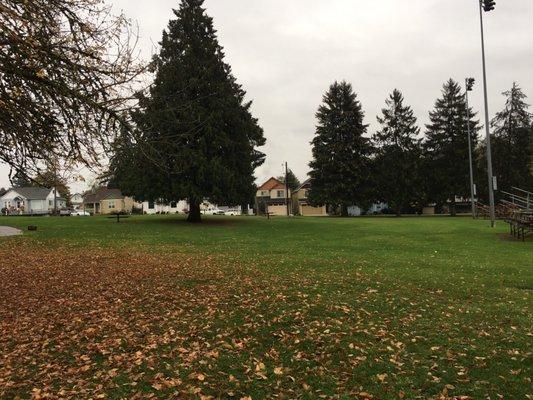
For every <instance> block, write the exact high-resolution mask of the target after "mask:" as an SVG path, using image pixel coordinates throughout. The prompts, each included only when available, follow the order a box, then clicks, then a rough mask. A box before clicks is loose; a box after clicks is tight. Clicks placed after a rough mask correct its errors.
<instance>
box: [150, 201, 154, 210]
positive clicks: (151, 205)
mask: <svg viewBox="0 0 533 400" xmlns="http://www.w3.org/2000/svg"><path fill="white" fill-rule="evenodd" d="M154 208H155V204H154V202H153V201H149V202H148V209H149V210H153V209H154Z"/></svg>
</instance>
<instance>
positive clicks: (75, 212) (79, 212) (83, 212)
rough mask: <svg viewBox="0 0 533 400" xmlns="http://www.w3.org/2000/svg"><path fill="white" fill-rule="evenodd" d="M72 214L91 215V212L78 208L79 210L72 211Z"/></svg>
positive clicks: (75, 215)
mask: <svg viewBox="0 0 533 400" xmlns="http://www.w3.org/2000/svg"><path fill="white" fill-rule="evenodd" d="M70 215H71V216H72V217H90V216H91V213H90V212H88V211H84V210H77V211H72V212H71V213H70Z"/></svg>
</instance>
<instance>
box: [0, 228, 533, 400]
mask: <svg viewBox="0 0 533 400" xmlns="http://www.w3.org/2000/svg"><path fill="white" fill-rule="evenodd" d="M56 221H58V222H57V223H58V224H59V223H61V224H65V223H71V222H66V221H65V220H61V221H59V220H56ZM156 221H157V220H156ZM158 221H159V223H156V222H154V221H153V220H152V221H149V220H146V219H140V220H139V221H136V220H133V222H134V223H139V224H140V225H139V228H141V227H142V228H143V229H145V230H146V229H148V231H146V232H147V233H146V235H147V236H150V230H153V232H154V234H155V235H161V232H164V231H165V230H167V229H168V230H170V231H171V232H173V233H174V234H175V236H174V240H176V241H179V242H180V243H181V245H180V246H175V245H173V244H172V240H171V238H170V237H168V238H166V236H164V235H163V236H162V237H160V240H158V243H160V245H158V246H157V247H156V248H154V246H153V244H151V245H150V246H142V245H137V246H133V247H128V246H126V245H125V243H124V241H125V240H126V238H127V236H126V237H124V236H121V235H115V234H116V233H119V232H120V230H121V229H122V230H127V229H131V228H132V227H131V226H130V227H127V226H126V225H123V226H120V227H119V226H117V225H109V221H107V220H104V219H102V220H98V219H94V220H91V221H88V222H78V221H76V222H72V223H73V224H80V225H79V227H80V229H81V227H84V229H86V232H87V234H88V235H89V236H90V235H91V232H94V231H95V230H96V229H97V228H98V229H100V228H101V227H102V226H104V227H109V229H108V232H107V233H106V234H107V235H108V239H113V243H112V244H110V245H103V244H102V243H96V242H91V243H88V244H87V245H86V246H79V245H76V243H74V242H73V240H72V238H71V239H69V238H65V239H64V240H59V239H58V236H59V233H58V236H56V235H55V234H54V231H53V227H54V225H53V224H54V220H53V219H50V221H46V222H45V223H46V224H50V225H49V226H48V228H46V227H45V231H44V233H43V232H41V233H38V234H36V235H35V236H33V237H31V236H30V237H25V238H12V239H10V240H5V241H3V242H0V260H1V262H0V398H2V399H3V398H6V399H10V398H34V399H44V398H50V399H59V398H61V399H63V398H73V399H80V398H110V399H144V398H177V399H178V398H179V399H181V398H184V399H188V398H191V399H210V398H228V399H231V398H235V399H246V400H247V399H263V398H277V399H298V398H304V399H315V398H339V399H402V398H405V399H415V398H420V399H454V398H456V399H488V398H490V399H498V398H503V399H518V398H531V396H532V395H533V391H532V390H531V375H532V374H531V372H532V371H531V365H532V363H531V360H532V354H531V345H530V344H531V339H532V333H531V328H532V320H531V305H532V303H531V299H530V292H531V284H532V279H531V267H532V263H529V261H530V260H531V258H529V256H530V255H533V253H531V247H527V246H529V245H530V243H525V244H522V243H520V246H522V247H518V244H515V243H511V244H507V243H505V242H502V240H501V238H499V237H496V236H495V237H494V238H492V239H490V240H492V242H491V243H492V246H493V247H496V248H499V247H500V246H502V247H501V249H502V258H501V260H497V259H495V258H494V254H492V257H490V255H489V258H488V259H487V260H489V259H492V260H494V261H493V262H492V263H491V262H490V260H489V263H488V264H486V261H487V260H483V259H482V257H481V255H480V256H478V257H475V258H476V259H478V261H479V263H478V262H472V260H470V261H469V262H460V261H459V260H460V258H455V257H454V255H456V256H460V255H461V254H462V253H463V252H465V254H466V253H467V252H468V253H471V252H469V251H468V249H467V248H461V247H458V246H460V245H459V244H458V243H463V246H466V247H468V246H467V245H465V244H464V241H463V242H458V243H456V244H455V249H450V252H449V253H446V254H443V255H441V254H440V253H442V252H443V249H442V247H438V246H437V248H438V249H439V250H431V251H429V249H428V252H427V253H424V251H423V250H422V249H418V252H413V253H412V254H407V253H406V254H404V253H405V252H408V247H409V245H408V241H409V237H408V236H405V235H404V236H403V237H399V238H398V239H397V240H399V241H400V242H401V243H396V242H394V241H393V240H392V239H391V240H390V241H387V242H386V243H389V245H390V246H391V247H394V249H392V248H387V247H386V246H385V242H383V243H379V245H376V246H372V248H365V253H364V254H355V253H351V250H350V248H349V243H351V241H348V242H346V241H344V242H342V245H341V246H340V247H332V248H331V249H330V251H326V250H325V249H322V250H320V249H318V250H317V249H316V248H313V246H312V245H311V242H314V241H315V239H316V238H315V237H314V236H313V233H314V234H321V235H323V236H324V240H325V241H326V242H327V240H328V239H327V236H328V235H330V236H331V235H335V233H328V231H327V230H326V229H325V228H326V227H328V226H329V227H331V228H334V227H335V226H336V225H335V224H340V225H338V226H337V228H338V229H339V230H340V231H342V232H343V233H345V232H344V230H346V229H348V230H351V229H355V228H351V227H350V225H344V224H348V223H350V224H363V225H365V224H366V223H367V222H366V221H364V220H351V222H344V221H341V222H335V221H336V220H330V221H331V222H328V221H326V220H324V221H323V222H322V221H321V222H318V224H319V226H314V225H312V223H311V225H307V224H308V223H307V222H301V221H303V220H294V221H291V223H293V224H300V225H299V228H298V229H299V232H300V235H301V236H300V240H298V241H293V242H292V244H291V245H292V246H293V249H294V250H293V252H292V253H289V252H287V251H286V250H284V247H283V246H287V243H286V241H284V242H283V243H281V242H280V244H279V246H280V249H279V251H276V250H275V249H276V246H275V243H273V241H276V240H280V238H279V237H276V236H272V235H270V236H269V235H268V234H269V233H272V231H269V230H272V229H275V230H277V229H280V228H281V227H283V225H275V224H287V223H288V222H286V221H283V222H274V223H273V224H271V225H266V223H265V222H264V221H260V222H246V224H245V225H243V226H242V227H241V226H239V225H238V224H237V225H230V226H229V227H228V226H226V225H225V224H215V225H211V226H205V227H202V228H199V229H196V228H189V227H188V226H186V225H179V224H177V223H176V221H173V222H174V223H176V225H175V224H174V223H173V224H170V225H168V221H167V220H163V219H161V220H158ZM251 221H252V220H251ZM358 221H363V222H358ZM376 221H378V222H375V223H376V224H378V226H379V224H383V223H384V222H381V221H379V220H376ZM449 221H453V220H449ZM22 223H23V222H22ZM395 223H396V222H394V223H393V224H395ZM407 223H411V222H407ZM440 223H441V222H440V221H439V222H437V223H436V224H437V225H436V226H438V224H440ZM449 223H452V224H453V223H454V222H449ZM461 223H463V222H461ZM328 224H331V225H328ZM413 224H414V225H413V227H416V226H417V225H416V223H413ZM424 226H425V225H424ZM382 227H383V226H382ZM190 229H196V231H191V230H190ZM210 229H211V231H210ZM241 229H242V230H243V231H245V232H246V233H247V234H249V232H251V231H254V230H255V231H256V233H257V235H259V236H260V237H261V240H263V242H262V243H263V245H258V244H256V242H255V240H254V239H246V238H245V236H244V233H243V234H242V235H243V236H240V235H241V232H240V230H241ZM315 229H316V230H317V231H316V232H315ZM391 229H393V228H391ZM394 229H397V228H394ZM442 229H444V228H442V227H439V228H438V229H437V231H438V232H439V235H444V234H445V233H444V232H443V231H442ZM178 230H180V231H181V230H186V231H187V235H186V236H187V238H188V239H185V237H183V238H181V237H180V236H179V235H180V233H179V232H178ZM365 230H366V231H368V228H365ZM476 231H477V230H476ZM81 232H82V231H81V230H80V233H81ZM191 232H193V233H191ZM206 232H213V236H214V237H216V238H218V240H221V238H224V237H225V236H228V237H230V238H232V240H235V241H239V240H240V245H239V247H238V248H237V249H234V250H232V249H227V250H226V251H220V249H218V248H217V247H213V246H206V243H205V242H204V240H205V234H206ZM320 232H321V233H320ZM357 232H358V231H357V230H355V231H354V234H355V233H357ZM453 232H454V236H457V234H458V233H457V231H455V229H454V230H453ZM482 232H485V233H486V231H485V228H483V230H481V228H480V232H479V233H480V235H481V233H482ZM56 233H57V232H56ZM265 233H266V235H265ZM378 233H379V232H378V231H376V232H374V233H373V234H376V235H377V234H378ZM431 234H432V233H431V232H430V231H428V232H426V235H431ZM169 235H170V233H169ZM262 235H264V236H262ZM280 236H281V235H280ZM163 237H165V238H166V239H165V240H163V239H162V238H163ZM439 237H441V239H442V240H441V242H446V240H448V239H445V238H444V236H439ZM480 237H481V236H480ZM132 238H133V236H132ZM333 239H334V237H331V238H330V240H332V241H333ZM434 239H437V237H435V238H434ZM247 240H249V241H247ZM364 240H365V239H361V241H364ZM374 240H375V237H374V238H373V239H371V241H372V242H373V241H374ZM469 240H470V239H469ZM483 240H485V241H487V239H483ZM483 240H481V243H483ZM306 243H307V246H306V245H305V244H306ZM486 243H488V242H486ZM441 244H442V243H441ZM213 245H214V244H213ZM302 245H303V247H302ZM482 245H483V246H484V244H482ZM405 246H407V247H406V248H404V250H403V251H402V250H401V249H402V247H405ZM505 246H510V248H511V249H513V252H514V254H515V258H516V259H517V260H518V263H517V265H516V266H512V268H511V269H509V270H506V271H503V272H505V274H502V273H501V272H495V271H492V269H490V266H499V265H500V263H501V262H504V260H505V259H506V258H508V257H509V255H507V254H504V251H503V249H506V248H509V247H505ZM265 247H266V248H267V249H268V250H266V251H265V250H264V248H265ZM352 247H354V248H356V247H357V245H355V244H354V245H352ZM431 248H432V249H433V248H435V246H434V245H433V244H432V245H431ZM380 249H381V250H382V253H380ZM359 250H362V249H359ZM320 254H322V256H320ZM474 255H475V254H474ZM387 260H388V261H387ZM424 260H425V261H424ZM423 262H425V265H421V263H423ZM453 263H455V264H457V263H459V264H461V265H451V264H453ZM507 264H509V262H507ZM446 265H448V267H447V268H446V267H445V266H446ZM443 268H445V269H446V271H441V273H440V274H439V273H438V272H436V271H440V270H441V269H443ZM409 272H411V273H409ZM445 277H446V278H445Z"/></svg>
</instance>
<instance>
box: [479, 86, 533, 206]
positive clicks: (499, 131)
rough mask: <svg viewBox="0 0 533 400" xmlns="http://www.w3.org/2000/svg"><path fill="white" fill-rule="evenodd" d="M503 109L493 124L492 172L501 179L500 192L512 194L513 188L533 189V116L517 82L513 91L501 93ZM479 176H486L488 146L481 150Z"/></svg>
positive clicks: (483, 190) (483, 185) (499, 180)
mask: <svg viewBox="0 0 533 400" xmlns="http://www.w3.org/2000/svg"><path fill="white" fill-rule="evenodd" d="M502 95H503V96H504V97H505V105H504V108H503V109H502V110H501V111H499V112H498V113H496V116H495V117H494V118H493V119H492V121H491V128H492V133H491V151H492V173H493V175H494V176H496V177H497V179H498V191H497V192H496V197H499V194H500V193H499V192H500V191H506V192H509V191H511V190H512V188H513V187H518V188H522V189H526V190H531V188H532V187H533V175H532V174H531V173H530V171H529V161H530V158H531V154H532V153H531V147H530V146H531V145H530V143H531V140H532V138H533V128H532V123H533V117H532V114H531V113H530V112H529V104H527V96H526V94H525V93H524V92H523V91H522V89H521V88H520V86H519V85H518V84H517V83H516V82H514V83H513V86H512V87H511V89H510V90H507V91H505V92H503V93H502ZM479 154H480V158H479V169H480V173H482V174H483V175H484V176H487V158H486V147H485V143H483V144H482V146H481V147H480V149H479ZM487 186H488V182H486V181H485V182H482V185H481V187H482V191H481V193H482V195H485V193H487Z"/></svg>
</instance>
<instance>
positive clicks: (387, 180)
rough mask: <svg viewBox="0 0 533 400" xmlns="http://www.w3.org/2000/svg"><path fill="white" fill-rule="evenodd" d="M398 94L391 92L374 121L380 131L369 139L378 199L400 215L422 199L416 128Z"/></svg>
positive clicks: (409, 110)
mask: <svg viewBox="0 0 533 400" xmlns="http://www.w3.org/2000/svg"><path fill="white" fill-rule="evenodd" d="M403 101H404V97H403V95H402V93H401V92H400V91H399V90H397V89H394V91H393V92H392V94H391V95H390V96H389V98H388V99H386V100H385V104H386V108H384V109H382V111H381V112H382V116H381V117H380V116H378V117H377V120H378V122H379V123H380V125H381V129H380V130H379V131H378V132H377V133H376V134H375V135H374V136H373V140H374V145H375V147H376V157H375V160H374V164H375V176H374V181H375V183H376V188H377V196H378V198H379V199H380V200H381V201H383V202H386V203H387V204H388V205H389V207H390V208H391V209H392V210H394V211H395V213H396V215H400V214H401V212H402V210H405V209H407V208H409V207H410V206H412V205H415V204H417V203H418V202H419V201H420V199H421V197H422V193H421V192H422V190H421V179H420V176H419V174H420V168H421V149H420V139H418V138H417V136H418V134H419V133H420V128H418V127H417V121H416V117H415V116H414V113H413V110H412V109H411V107H409V106H404V104H403Z"/></svg>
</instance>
